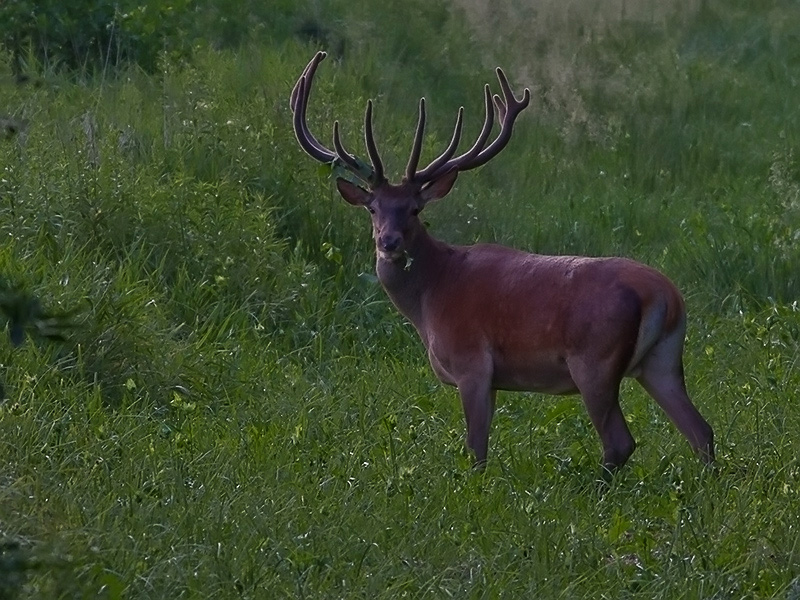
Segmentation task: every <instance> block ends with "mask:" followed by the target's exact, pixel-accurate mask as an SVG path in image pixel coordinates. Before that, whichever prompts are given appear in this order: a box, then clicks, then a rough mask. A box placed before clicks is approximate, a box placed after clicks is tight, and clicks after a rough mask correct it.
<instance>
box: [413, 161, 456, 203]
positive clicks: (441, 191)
mask: <svg viewBox="0 0 800 600" xmlns="http://www.w3.org/2000/svg"><path fill="white" fill-rule="evenodd" d="M456 177H458V169H452V170H450V171H448V172H447V173H445V174H444V175H442V176H440V177H438V178H436V179H434V180H433V181H431V182H430V183H429V184H428V185H426V186H425V187H423V188H422V190H420V196H421V197H422V202H423V203H424V204H427V203H428V202H433V201H434V200H440V199H441V198H444V197H445V196H447V194H449V193H450V190H452V189H453V184H455V182H456Z"/></svg>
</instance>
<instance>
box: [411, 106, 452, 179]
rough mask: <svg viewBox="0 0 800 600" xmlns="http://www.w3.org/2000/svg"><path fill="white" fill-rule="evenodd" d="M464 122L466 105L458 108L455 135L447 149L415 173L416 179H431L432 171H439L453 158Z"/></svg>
mask: <svg viewBox="0 0 800 600" xmlns="http://www.w3.org/2000/svg"><path fill="white" fill-rule="evenodd" d="M463 124H464V107H463V106H461V107H459V109H458V115H457V116H456V126H455V128H454V129H453V137H452V138H451V139H450V143H449V144H448V145H447V148H445V151H444V152H442V153H441V154H440V155H439V156H437V157H436V158H435V159H433V160H432V161H431V163H430V164H429V165H428V166H427V167H425V168H424V169H422V171H419V172H417V173H416V174H415V175H414V179H418V180H420V181H422V182H425V181H429V180H430V179H432V178H431V174H432V173H437V172H438V170H439V168H440V167H441V166H442V165H444V164H445V163H446V162H447V161H448V160H450V158H452V156H453V154H455V152H456V149H457V148H458V143H459V142H460V141H461V132H462V130H463Z"/></svg>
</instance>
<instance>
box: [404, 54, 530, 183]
mask: <svg viewBox="0 0 800 600" xmlns="http://www.w3.org/2000/svg"><path fill="white" fill-rule="evenodd" d="M497 79H498V80H499V81H500V89H501V90H502V92H503V97H502V98H500V96H498V95H497V94H495V95H494V97H493V96H492V94H491V91H490V89H489V85H488V84H486V85H485V86H484V88H483V96H484V119H483V127H482V128H481V132H480V134H479V135H478V139H477V140H476V141H475V143H474V144H473V145H472V147H471V148H470V149H469V150H467V151H466V152H465V153H464V154H461V155H460V156H457V157H455V158H451V157H452V156H453V154H455V151H456V148H457V147H458V142H459V141H460V139H461V126H462V117H463V112H464V109H463V107H462V108H459V109H458V117H457V118H456V125H455V129H454V131H453V138H452V139H451V140H450V144H449V145H448V146H447V148H446V149H445V151H444V152H442V153H441V154H440V155H439V156H438V157H436V158H435V159H433V161H431V163H430V164H429V165H428V166H427V167H425V168H424V169H422V170H421V171H417V163H418V162H419V155H420V152H421V150H422V135H423V132H424V130H425V99H424V98H423V99H422V100H420V104H419V120H418V121H417V130H416V133H415V135H414V143H413V145H412V149H411V157H410V158H409V160H408V165H407V166H406V176H405V179H406V180H407V181H414V182H416V183H419V184H421V185H423V184H425V183H428V182H430V181H433V180H434V179H436V178H437V177H439V176H441V175H443V174H445V173H447V172H448V171H451V170H453V169H456V170H458V171H468V170H470V169H474V168H476V167H480V166H481V165H484V164H486V163H487V162H489V160H491V159H492V158H494V157H495V156H497V154H499V153H500V151H501V150H502V149H503V148H505V147H506V145H507V144H508V141H509V140H510V139H511V132H512V130H513V128H514V121H516V119H517V116H519V113H521V112H522V110H523V109H525V108H526V107H527V106H528V104H529V103H530V100H531V92H530V90H529V89H528V88H525V89H524V90H523V92H522V100H517V98H516V97H515V96H514V92H513V91H512V90H511V86H510V85H509V83H508V78H507V77H506V74H505V73H504V72H503V69H501V68H499V67H498V68H497ZM492 100H494V106H492ZM495 109H497V116H498V118H499V120H500V133H499V134H498V135H497V137H496V138H495V139H494V141H493V142H492V143H491V144H489V145H488V146H486V142H487V140H488V139H489V134H490V133H491V131H492V127H493V126H494V111H495Z"/></svg>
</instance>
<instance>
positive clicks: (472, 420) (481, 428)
mask: <svg viewBox="0 0 800 600" xmlns="http://www.w3.org/2000/svg"><path fill="white" fill-rule="evenodd" d="M458 393H459V395H460V396H461V406H462V407H463V408H464V417H465V419H466V421H467V447H468V448H469V449H470V450H471V451H472V453H473V454H474V455H475V465H474V466H475V468H477V469H482V468H484V467H485V466H486V455H487V453H488V450H489V428H490V426H491V424H492V417H493V416H494V405H495V398H496V396H497V392H495V390H493V389H491V383H490V378H489V377H486V378H482V379H476V378H471V379H469V380H466V381H462V382H460V383H459V384H458Z"/></svg>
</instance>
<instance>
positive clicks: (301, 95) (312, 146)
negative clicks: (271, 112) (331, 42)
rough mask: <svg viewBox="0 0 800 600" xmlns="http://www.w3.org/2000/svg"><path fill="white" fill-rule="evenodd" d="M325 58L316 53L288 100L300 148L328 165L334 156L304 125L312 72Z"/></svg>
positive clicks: (324, 54)
mask: <svg viewBox="0 0 800 600" xmlns="http://www.w3.org/2000/svg"><path fill="white" fill-rule="evenodd" d="M326 56H327V54H326V53H325V52H317V53H316V54H315V55H314V58H312V59H311V60H310V61H309V63H308V64H307V65H306V68H305V69H303V73H302V75H300V78H299V79H298V80H297V83H295V84H294V88H293V89H292V94H291V96H290V98H289V107H290V108H291V110H292V112H293V113H294V118H293V124H294V135H295V137H296V138H297V142H298V143H299V144H300V147H301V148H302V149H303V150H305V151H306V152H307V153H308V154H309V155H310V156H311V157H312V158H315V159H317V160H318V161H320V162H324V163H329V162H331V161H333V160H334V159H335V158H336V154H335V153H334V152H333V151H331V150H329V149H328V148H326V147H325V146H323V145H322V144H321V143H320V142H319V141H318V140H317V138H315V137H314V134H312V133H311V131H310V130H309V129H308V124H307V123H306V109H307V108H308V98H309V96H310V95H311V83H312V82H313V79H314V72H315V71H316V70H317V66H318V65H319V63H320V62H322V60H323V59H324V58H325V57H326Z"/></svg>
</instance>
